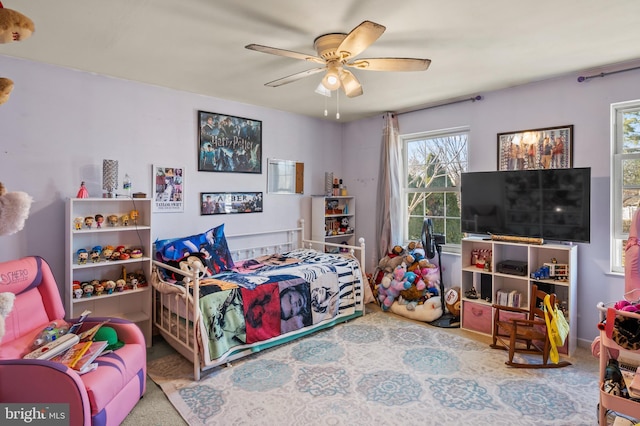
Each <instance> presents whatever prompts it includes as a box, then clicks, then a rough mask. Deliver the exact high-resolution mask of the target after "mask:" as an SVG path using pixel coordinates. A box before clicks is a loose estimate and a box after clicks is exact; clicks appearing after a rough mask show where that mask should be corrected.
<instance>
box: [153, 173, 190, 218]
mask: <svg viewBox="0 0 640 426" xmlns="http://www.w3.org/2000/svg"><path fill="white" fill-rule="evenodd" d="M183 172H184V168H183V167H163V166H153V182H154V184H153V211H154V212H158V213H173V212H182V211H184V198H183V194H184V174H183Z"/></svg>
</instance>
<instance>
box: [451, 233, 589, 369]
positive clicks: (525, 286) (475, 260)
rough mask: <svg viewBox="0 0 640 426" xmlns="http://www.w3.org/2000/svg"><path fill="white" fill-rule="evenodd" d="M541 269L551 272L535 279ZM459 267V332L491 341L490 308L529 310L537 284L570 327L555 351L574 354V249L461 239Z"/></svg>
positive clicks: (491, 320) (576, 282)
mask: <svg viewBox="0 0 640 426" xmlns="http://www.w3.org/2000/svg"><path fill="white" fill-rule="evenodd" d="M545 264H552V265H553V267H554V270H553V273H551V271H550V274H549V276H548V277H547V276H545V277H542V276H540V275H537V274H536V271H538V270H539V269H540V268H541V267H542V266H544V265H545ZM504 265H507V266H509V267H506V268H505V267H504ZM514 265H515V267H514ZM460 266H461V269H462V270H461V275H460V295H461V305H462V306H461V309H460V310H461V316H460V328H462V329H464V330H468V331H475V332H478V333H481V334H485V335H488V336H491V334H492V329H493V309H494V308H493V306H492V305H493V304H494V303H495V304H499V305H507V306H513V307H521V308H527V307H528V306H529V300H530V298H531V297H532V294H531V288H532V285H533V284H535V285H536V286H537V287H538V288H539V289H541V290H544V291H545V292H547V293H555V294H556V301H557V303H558V304H559V305H560V309H561V310H562V311H563V312H564V314H565V318H566V319H567V321H568V322H569V336H568V337H567V339H566V341H565V344H564V345H563V346H562V347H560V348H558V351H559V352H560V353H561V354H565V355H569V356H571V355H572V354H573V352H574V350H575V348H576V346H577V341H578V309H577V308H578V294H577V291H578V245H565V244H553V243H550V242H548V241H547V242H546V243H545V244H542V245H540V244H523V243H520V242H518V243H516V242H507V241H496V240H492V241H485V240H484V239H482V238H481V237H476V238H463V239H462V244H461V253H460ZM556 269H557V270H556ZM472 290H473V291H472ZM474 294H475V298H474V297H473V295H474ZM470 296H471V297H470ZM478 296H479V297H478Z"/></svg>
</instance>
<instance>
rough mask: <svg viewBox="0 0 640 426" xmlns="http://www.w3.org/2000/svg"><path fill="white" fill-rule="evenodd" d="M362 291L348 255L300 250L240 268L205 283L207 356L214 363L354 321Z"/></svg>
mask: <svg viewBox="0 0 640 426" xmlns="http://www.w3.org/2000/svg"><path fill="white" fill-rule="evenodd" d="M363 291H364V289H363V276H362V272H361V270H360V264H359V263H358V261H357V260H356V259H355V258H353V257H351V256H349V255H340V254H329V253H320V252H317V251H314V250H308V249H298V250H294V251H291V252H288V253H285V254H279V255H269V256H263V257H259V258H256V259H251V260H245V261H241V262H238V263H236V265H235V267H234V268H233V270H231V271H226V272H222V273H219V274H215V275H213V276H211V277H206V278H203V279H202V280H201V284H200V299H199V300H200V302H199V303H200V311H201V318H202V319H201V327H202V328H203V329H204V331H205V332H206V333H202V334H203V335H205V334H206V336H208V347H207V348H206V349H205V353H208V358H209V359H211V360H215V359H217V358H219V357H220V356H222V355H224V354H225V353H227V352H228V351H230V350H232V349H233V348H234V347H235V346H238V345H245V344H253V343H258V342H261V341H265V340H268V339H271V338H274V337H277V336H280V335H283V334H286V333H289V332H292V331H295V330H299V329H302V328H305V327H310V326H314V325H316V324H320V323H323V322H325V321H330V320H333V319H336V318H340V317H346V316H350V315H353V314H355V313H356V309H360V306H362V305H360V303H361V300H362V298H363Z"/></svg>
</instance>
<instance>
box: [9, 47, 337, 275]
mask: <svg viewBox="0 0 640 426" xmlns="http://www.w3.org/2000/svg"><path fill="white" fill-rule="evenodd" d="M0 70H2V76H3V77H9V78H11V79H12V80H14V82H15V88H14V90H13V93H12V94H11V98H10V100H9V101H8V102H7V103H5V104H4V105H2V106H0V129H1V131H0V181H1V182H3V183H4V184H5V186H6V187H7V189H8V190H9V191H25V192H27V193H29V194H30V195H31V196H32V197H33V198H34V200H35V201H34V203H33V205H32V208H31V214H30V217H29V219H28V220H27V222H26V224H25V228H24V229H23V230H22V231H20V232H18V233H17V234H14V235H11V236H3V237H0V261H6V260H10V259H14V258H18V257H21V256H26V255H40V256H42V257H44V258H45V259H47V260H48V261H49V263H50V264H51V266H52V269H53V272H54V274H55V276H56V278H57V280H58V283H59V286H62V283H63V281H64V244H65V243H64V235H65V220H66V219H65V217H64V210H65V209H64V205H65V200H66V199H67V198H69V197H75V196H76V194H77V191H78V188H79V186H80V182H81V181H85V182H86V183H87V188H88V190H89V193H90V195H91V196H93V197H96V196H98V197H99V196H101V194H102V188H101V187H102V160H103V159H114V160H118V162H119V180H120V185H122V179H123V177H124V174H125V173H128V174H129V176H130V177H131V179H132V182H133V192H138V191H141V192H146V193H147V194H148V195H149V196H150V195H151V191H152V186H151V185H152V180H151V177H152V176H151V174H152V172H151V168H152V165H154V164H156V165H162V166H167V167H170V166H183V167H184V168H185V190H186V192H185V210H184V213H157V214H154V217H153V221H154V231H153V234H154V238H170V237H179V236H183V235H189V234H192V233H197V232H202V231H204V230H206V229H209V228H210V227H212V226H215V225H218V224H220V223H222V222H224V223H226V230H227V231H228V232H229V233H244V232H251V231H257V230H262V229H265V227H267V228H269V229H284V228H288V227H294V226H297V224H298V219H299V218H304V219H305V220H306V222H307V223H310V220H311V215H310V206H311V200H310V195H311V194H321V193H323V190H324V173H325V171H335V172H336V173H337V174H339V173H340V172H341V169H342V158H341V156H340V155H339V154H340V149H341V139H342V138H341V125H340V124H339V123H336V122H335V121H334V120H317V119H312V118H309V117H305V116H301V115H296V114H290V113H285V112H282V111H276V110H269V109H265V108H260V107H256V106H251V105H245V104H240V103H235V102H229V101H225V100H222V99H216V98H211V97H205V96H200V95H197V94H192V93H186V92H179V91H175V90H170V89H165V88H160V87H154V86H149V85H145V84H139V83H134V82H129V81H124V80H119V79H114V78H108V77H104V76H100V75H94V74H90V73H85V72H77V71H74V70H69V69H64V68H59V67H54V66H49V65H44V64H40V63H34V62H31V61H25V60H20V59H15V58H10V57H5V56H0ZM274 93H275V89H274ZM198 110H204V111H211V112H217V113H222V114H229V115H236V116H240V117H248V118H252V119H256V120H261V121H262V126H263V135H262V138H263V154H262V156H263V158H262V168H263V173H262V174H261V175H256V174H241V173H238V174H229V173H211V172H198V171H197V162H196V160H197V111H198ZM267 158H280V159H288V160H296V161H301V162H304V163H305V194H304V195H281V194H267V188H266V182H267V179H266V160H267ZM215 191H262V192H264V213H255V214H253V213H252V214H241V215H225V216H217V215H216V216H200V210H199V205H200V204H199V200H198V197H199V193H200V192H215ZM310 235H311V234H310V231H309V227H307V236H310Z"/></svg>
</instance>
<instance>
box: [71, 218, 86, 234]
mask: <svg viewBox="0 0 640 426" xmlns="http://www.w3.org/2000/svg"><path fill="white" fill-rule="evenodd" d="M82 222H84V217H76V218H75V219H73V225H74V226H75V228H76V231H79V230H81V229H82Z"/></svg>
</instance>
